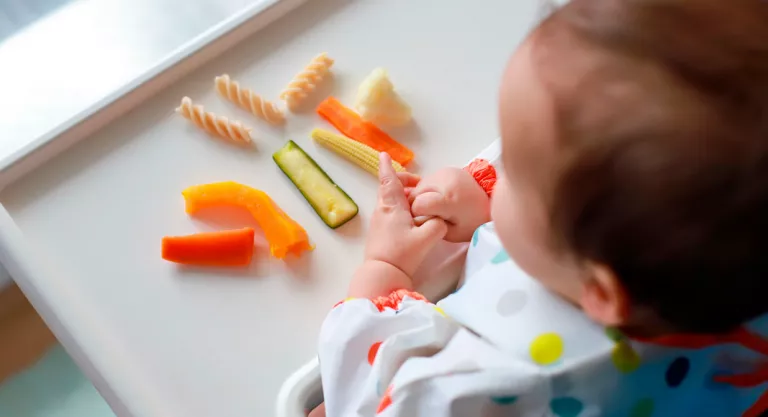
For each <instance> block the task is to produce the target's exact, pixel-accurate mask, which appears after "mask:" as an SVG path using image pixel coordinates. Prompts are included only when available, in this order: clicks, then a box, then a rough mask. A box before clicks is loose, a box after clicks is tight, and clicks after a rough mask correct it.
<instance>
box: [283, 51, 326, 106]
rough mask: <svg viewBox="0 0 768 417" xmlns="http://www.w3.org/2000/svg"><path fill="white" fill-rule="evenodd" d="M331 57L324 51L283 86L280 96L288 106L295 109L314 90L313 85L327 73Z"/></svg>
mask: <svg viewBox="0 0 768 417" xmlns="http://www.w3.org/2000/svg"><path fill="white" fill-rule="evenodd" d="M332 65H333V59H331V58H329V57H328V55H326V53H325V52H323V53H322V54H320V55H318V56H316V57H315V58H313V59H312V62H310V63H309V65H307V66H306V67H305V68H304V69H303V70H302V71H301V72H300V73H299V74H298V75H296V76H295V77H293V80H291V82H290V83H288V86H287V87H285V89H284V90H283V92H282V93H280V98H281V99H283V100H285V102H286V104H288V108H289V109H291V110H293V109H295V108H296V107H297V106H298V105H299V103H301V101H302V100H303V99H304V98H306V97H307V95H308V94H309V93H311V92H312V91H314V90H315V86H316V85H317V83H319V82H320V81H321V80H322V79H323V78H324V77H325V76H326V74H328V71H329V70H330V68H331V66H332Z"/></svg>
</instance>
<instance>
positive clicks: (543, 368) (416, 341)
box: [310, 0, 768, 417]
mask: <svg viewBox="0 0 768 417" xmlns="http://www.w3.org/2000/svg"><path fill="white" fill-rule="evenodd" d="M500 96H501V99H500V105H499V113H500V119H501V137H502V149H503V150H502V163H503V169H501V168H502V167H501V166H500V167H498V168H499V179H498V182H497V183H496V184H495V187H494V188H493V190H491V189H490V188H491V187H490V182H489V181H483V182H482V184H481V183H478V182H477V181H476V178H477V177H480V175H479V174H478V173H477V172H473V171H472V170H462V169H452V168H448V169H444V170H442V171H439V172H437V173H435V174H434V175H432V176H429V177H426V178H424V179H420V178H418V177H417V176H415V175H410V174H399V175H396V174H395V173H394V172H393V171H392V169H391V166H390V163H389V158H388V157H387V156H386V155H382V159H381V164H380V165H381V173H380V177H381V184H380V189H379V202H378V207H377V209H376V211H375V213H374V214H373V217H372V219H371V229H370V236H371V238H370V239H369V241H368V243H367V247H366V252H365V261H364V262H363V264H362V265H361V266H360V268H359V269H358V270H357V272H356V274H355V275H354V277H353V278H352V281H351V284H350V287H349V297H350V298H347V299H346V300H344V301H343V302H340V303H339V304H337V305H336V307H334V309H333V310H332V311H331V312H330V314H329V315H328V317H327V319H326V321H325V323H324V325H323V328H322V331H321V336H320V345H319V358H320V363H321V373H322V382H323V388H324V390H323V391H324V398H325V404H324V405H323V406H321V407H319V408H318V409H316V410H315V411H313V412H312V413H311V414H310V415H312V416H313V417H314V416H319V415H322V414H323V413H325V414H326V415H327V416H328V417H348V416H359V417H372V416H377V415H380V416H383V417H387V416H393V417H394V416H400V417H405V416H408V417H412V416H428V417H446V416H453V417H469V416H473V417H474V416H525V417H529V416H530V417H541V416H557V417H588V416H608V417H614V416H616V417H651V416H660V417H666V416H672V417H677V416H697V417H698V416H713V417H715V416H716V417H736V416H744V417H759V416H768V301H767V298H766V297H768V2H765V1H759V0H729V1H724V0H696V1H691V0H573V1H572V2H571V3H569V4H568V5H566V6H564V7H563V8H561V9H560V10H558V11H556V12H554V13H553V14H552V15H551V16H550V17H548V18H547V19H546V20H545V21H544V22H542V24H541V25H539V26H538V27H537V28H536V29H535V30H534V31H533V33H532V34H531V35H530V37H529V38H528V39H527V40H526V41H525V42H524V43H523V44H522V46H521V47H520V48H519V50H518V51H517V52H516V54H515V55H514V56H513V57H512V59H511V61H510V63H509V66H508V68H507V70H506V73H505V75H504V79H503V82H502V86H501V92H500ZM483 172H485V173H488V171H487V170H486V171H483ZM473 174H478V175H473ZM484 186H485V187H484ZM491 191H492V199H489V197H488V194H491ZM417 217H418V218H426V219H428V220H427V221H426V222H424V223H423V224H422V225H420V226H419V225H417V222H415V221H414V218H417ZM489 221H492V223H489ZM443 238H445V239H447V240H450V241H468V242H470V244H469V253H468V255H467V265H466V267H465V268H466V270H465V276H466V279H465V282H464V284H463V286H462V287H461V288H460V289H459V290H457V291H456V292H455V293H453V294H451V295H449V296H448V297H446V298H445V299H443V300H441V301H440V302H438V303H437V305H434V304H431V303H430V302H428V301H427V300H425V299H424V297H422V296H421V295H419V294H418V293H416V292H414V288H413V285H412V281H411V277H412V276H413V273H414V271H415V270H416V269H417V267H418V266H419V264H420V263H421V262H422V260H423V259H424V257H425V256H426V255H427V253H428V252H429V251H430V249H431V248H432V247H433V246H434V245H435V244H436V243H437V242H438V241H439V240H440V239H443ZM764 337H767V338H764Z"/></svg>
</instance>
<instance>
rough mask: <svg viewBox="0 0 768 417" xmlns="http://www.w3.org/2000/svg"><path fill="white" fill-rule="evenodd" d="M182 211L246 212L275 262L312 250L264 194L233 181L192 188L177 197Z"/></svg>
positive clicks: (303, 235)
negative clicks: (221, 208)
mask: <svg viewBox="0 0 768 417" xmlns="http://www.w3.org/2000/svg"><path fill="white" fill-rule="evenodd" d="M181 194H182V195H183V196H184V201H185V203H186V210H187V213H189V214H194V213H196V212H197V211H198V210H200V209H204V208H207V207H217V206H235V207H242V208H244V209H246V210H248V211H249V212H250V213H251V215H252V216H253V218H254V219H256V222H258V223H259V226H261V229H262V230H263V231H264V236H265V237H266V238H267V241H269V251H270V253H271V254H272V256H274V257H275V258H280V259H282V258H284V257H285V256H286V255H287V254H289V253H291V254H294V255H300V254H301V253H302V252H304V251H308V250H312V249H314V247H313V246H312V245H311V244H310V243H309V237H307V232H306V230H304V228H303V227H301V225H299V224H298V223H296V222H295V221H294V220H293V219H291V218H290V217H288V215H287V214H285V212H283V210H281V209H280V207H278V206H277V204H275V202H274V201H272V199H271V198H270V197H269V196H268V195H267V193H265V192H263V191H261V190H257V189H255V188H252V187H249V186H247V185H243V184H240V183H237V182H234V181H226V182H216V183H212V184H202V185H194V186H192V187H189V188H187V189H186V190H184V191H182V193H181Z"/></svg>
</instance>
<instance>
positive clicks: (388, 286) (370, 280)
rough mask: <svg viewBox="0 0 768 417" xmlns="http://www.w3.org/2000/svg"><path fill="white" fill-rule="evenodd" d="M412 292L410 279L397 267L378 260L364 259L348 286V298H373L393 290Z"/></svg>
mask: <svg viewBox="0 0 768 417" xmlns="http://www.w3.org/2000/svg"><path fill="white" fill-rule="evenodd" d="M400 289H404V290H409V291H410V290H412V289H413V281H412V279H411V277H410V276H409V275H408V274H406V273H405V272H404V271H403V270H402V269H400V268H398V267H397V266H395V265H393V264H391V263H389V262H386V261H382V260H378V259H366V260H365V261H364V262H363V264H362V265H360V267H359V268H358V269H357V271H356V272H355V275H354V276H353V277H352V281H351V282H350V284H349V291H348V294H347V295H348V296H349V297H355V298H374V297H379V296H386V295H389V294H390V293H391V292H392V291H395V290H400Z"/></svg>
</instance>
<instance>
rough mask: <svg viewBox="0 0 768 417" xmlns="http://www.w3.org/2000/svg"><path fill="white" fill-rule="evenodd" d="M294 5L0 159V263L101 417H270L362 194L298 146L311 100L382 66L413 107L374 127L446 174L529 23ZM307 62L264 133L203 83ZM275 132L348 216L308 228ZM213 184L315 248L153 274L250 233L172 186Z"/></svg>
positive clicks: (511, 17) (477, 11)
mask: <svg viewBox="0 0 768 417" xmlns="http://www.w3.org/2000/svg"><path fill="white" fill-rule="evenodd" d="M299 3H301V0H283V1H279V0H272V1H267V3H266V4H267V6H270V7H264V4H262V3H259V4H261V6H260V7H261V8H262V10H261V11H262V12H263V13H262V12H259V13H253V14H251V15H247V17H248V18H247V19H241V20H238V21H233V22H230V26H228V27H225V28H218V29H217V30H218V31H217V32H215V33H208V34H204V35H203V37H202V38H201V39H200V40H198V41H199V43H198V44H195V45H192V46H191V47H190V48H188V49H186V50H183V51H179V53H178V54H177V55H175V56H174V57H172V59H171V60H170V61H167V62H164V63H163V64H162V65H160V66H159V67H158V68H156V70H155V71H154V72H152V73H149V74H147V75H146V77H144V78H142V79H140V80H137V81H136V83H134V84H133V85H130V86H126V88H125V89H124V90H123V91H122V92H121V95H118V96H114V97H112V98H111V99H110V100H107V101H105V102H104V103H103V108H99V109H93V111H92V112H90V113H88V114H84V115H83V118H82V120H76V121H72V123H70V124H69V125H67V126H63V127H62V128H61V129H59V130H58V131H56V132H52V133H51V134H50V135H49V136H46V137H43V138H40V140H39V141H37V142H35V145H34V146H32V147H30V148H28V149H26V150H25V151H24V152H23V153H21V154H18V155H16V156H15V157H14V158H13V159H12V160H6V161H2V164H0V169H2V171H0V185H3V186H4V187H3V188H2V191H0V202H2V207H1V208H0V262H2V264H3V265H5V266H6V267H7V269H8V270H9V272H10V273H11V275H12V276H13V277H14V278H15V280H16V281H17V282H18V284H19V285H20V287H21V288H22V289H23V290H24V292H25V293H26V294H27V295H28V296H29V298H30V299H31V301H32V303H33V304H34V306H35V307H36V308H37V309H38V310H39V312H40V313H41V315H42V316H43V318H44V319H45V320H46V322H47V323H48V325H49V326H50V327H51V328H52V330H53V331H54V333H55V334H56V336H57V337H58V338H59V339H60V340H61V342H62V344H63V345H64V346H65V348H66V349H67V351H68V352H69V353H70V354H71V355H72V356H73V358H74V359H75V361H76V362H77V363H78V365H79V366H81V367H82V368H83V370H84V371H85V373H86V375H88V376H89V377H90V378H91V379H92V380H93V381H94V384H95V385H96V387H97V388H98V390H99V391H100V392H101V393H102V394H103V395H104V397H105V399H106V400H107V401H108V402H109V404H110V405H111V406H112V407H113V409H114V410H115V412H116V414H117V415H118V416H120V417H126V416H128V417H175V416H179V417H181V416H183V417H210V416H217V417H252V416H274V415H275V411H276V410H275V403H276V401H275V399H276V398H277V394H278V390H279V388H280V384H281V383H282V382H283V381H284V380H285V379H286V377H288V376H289V375H290V374H291V372H292V371H293V370H295V369H296V368H297V367H299V366H300V365H301V364H302V363H304V362H306V361H307V360H308V359H309V358H312V357H313V356H314V355H315V351H316V346H315V343H316V342H315V341H316V340H317V336H318V331H319V328H320V325H321V323H322V321H323V318H324V317H325V315H326V313H327V312H328V310H329V308H330V307H331V306H332V305H333V304H334V303H335V302H336V301H338V300H339V299H340V298H342V297H343V296H344V294H345V291H346V287H347V283H348V280H349V277H350V276H351V275H352V272H353V270H354V269H355V267H356V265H357V263H358V262H359V261H360V259H361V258H362V250H363V242H364V239H365V236H366V229H367V221H368V219H369V217H370V214H371V211H372V209H373V207H374V204H375V201H376V188H377V180H376V178H374V177H373V176H371V175H369V174H367V173H365V172H364V171H362V170H360V169H359V168H357V167H355V166H353V165H351V164H349V163H347V162H346V161H344V160H342V159H340V158H338V157H337V156H336V155H334V154H331V153H329V152H327V151H326V150H325V149H321V148H319V147H318V146H317V145H315V144H314V143H313V142H312V141H311V140H310V139H309V138H308V134H309V132H310V131H311V129H312V128H315V127H325V128H328V129H332V128H331V127H330V125H328V124H327V123H326V122H324V121H322V120H321V119H320V118H319V117H318V116H317V115H315V113H314V111H313V108H314V106H315V105H316V104H317V103H318V102H319V100H321V99H323V98H325V97H327V96H328V95H334V96H336V97H338V98H339V100H341V101H342V102H344V103H347V104H350V105H351V104H352V103H353V102H354V98H355V93H356V89H357V86H358V84H359V83H360V82H361V81H362V80H363V78H364V77H365V76H367V75H368V74H369V73H370V72H371V70H373V69H374V68H376V67H384V68H386V69H388V70H389V73H390V76H391V78H392V80H393V82H394V84H395V86H396V88H397V89H398V91H399V92H400V93H401V95H402V96H403V97H404V99H405V100H406V101H407V102H408V103H409V104H410V105H411V107H412V108H413V115H414V123H412V124H411V125H409V126H408V127H405V128H401V129H391V130H390V133H391V134H392V136H393V137H395V138H396V139H398V140H399V141H401V142H403V143H404V144H406V145H408V146H409V147H411V148H412V149H413V150H414V152H415V154H416V159H415V163H414V164H413V165H412V170H413V171H415V172H420V173H429V172H431V171H434V170H436V169H437V168H439V167H442V166H446V165H455V166H460V165H462V164H464V163H465V162H466V161H467V160H468V159H469V158H471V157H472V156H474V155H476V154H477V153H478V152H479V151H481V150H482V149H483V148H485V147H486V146H487V145H488V143H489V138H493V137H497V136H498V132H497V126H498V120H497V108H496V106H497V99H496V97H497V95H498V91H497V90H498V87H499V81H500V79H501V75H502V71H503V70H504V66H505V63H506V61H507V60H508V58H509V56H510V55H511V53H512V52H513V51H514V49H515V47H516V45H517V43H519V42H520V40H521V39H523V37H524V35H525V34H526V32H527V30H528V28H529V27H530V26H531V24H532V23H533V21H534V18H535V14H536V0H527V1H516V2H510V1H505V0H494V1H491V2H485V3H483V7H477V6H476V5H475V4H474V3H472V2H466V1H463V0H445V1H441V2H439V3H435V2H428V1H408V0H391V1H344V0H326V1H318V0H316V1H311V2H307V3H306V4H304V5H301V6H299V7H297V8H295V10H293V11H290V12H288V10H290V9H292V8H293V7H295V6H298V4H299ZM280 5H282V6H280ZM274 7H282V8H279V9H275V8H274ZM270 10H271V12H270ZM278 12H279V13H278ZM286 12H287V15H286V16H285V17H283V18H281V19H280V20H279V21H276V22H275V23H272V24H270V25H269V26H267V27H265V28H263V29H262V30H260V31H259V32H258V33H256V34H255V35H250V36H247V37H246V36H245V34H247V33H249V32H250V33H253V31H254V30H255V29H257V28H261V27H262V26H264V25H266V24H267V23H268V22H270V21H272V20H275V19H276V18H277V17H279V16H280V15H281V14H283V13H286ZM243 28H246V29H247V30H245V31H243V30H244V29H243ZM233 34H234V35H233ZM240 39H242V42H239V43H237V44H235V42H236V41H238V40H240ZM320 52H327V53H328V54H329V56H331V57H333V58H334V59H335V60H336V63H335V65H334V66H333V68H332V73H333V77H332V78H331V79H329V80H327V82H324V83H322V84H320V86H319V87H318V91H317V94H313V95H312V96H311V97H310V98H309V103H307V106H306V110H305V111H302V112H300V113H298V114H289V115H288V116H287V122H286V124H285V126H284V127H283V128H271V127H269V126H268V125H266V124H265V123H263V122H261V121H260V120H258V119H256V118H254V117H253V116H251V115H250V114H249V113H247V112H245V111H242V110H240V109H239V108H237V107H235V106H234V105H232V104H230V103H228V102H226V101H224V100H223V99H221V98H220V97H219V96H218V95H217V93H216V92H215V90H214V88H213V78H214V77H215V76H217V75H220V74H223V73H228V74H229V75H230V76H231V77H232V78H233V79H235V80H237V81H239V82H240V83H241V84H243V85H244V86H247V87H249V88H251V89H252V90H254V91H256V92H258V93H260V94H263V95H265V96H266V97H268V98H273V99H276V98H277V96H278V95H279V93H280V91H281V90H282V88H283V87H284V86H285V85H286V83H287V82H288V81H289V80H290V79H291V78H292V76H293V75H294V74H295V73H296V72H298V71H299V70H300V69H302V68H303V67H304V66H305V65H306V64H307V63H308V62H309V60H310V59H311V58H312V57H314V56H315V55H317V54H318V53H320ZM206 61H208V62H206ZM203 62H206V63H205V64H203V65H201V64H202V63H203ZM52 66H54V67H55V63H52ZM86 70H87V69H86ZM190 70H191V71H190ZM183 96H189V97H191V98H192V99H194V100H195V101H196V102H198V103H200V104H203V105H205V107H206V110H210V111H213V112H216V113H218V114H221V115H224V116H228V117H230V118H233V119H239V120H241V121H243V122H244V123H246V124H247V125H250V126H252V127H253V128H254V131H253V133H252V136H253V137H254V140H255V143H256V149H255V150H253V151H244V150H243V149H241V148H238V147H236V146H232V145H231V144H229V143H226V142H225V141H222V140H218V139H215V138H212V137H210V136H208V135H206V134H205V133H204V132H202V131H200V130H198V129H197V128H196V127H195V126H193V125H192V124H191V123H189V121H187V120H185V119H184V118H182V117H180V116H179V115H177V114H175V113H174V109H175V108H176V107H177V106H178V105H179V102H180V100H181V98H182V97H183ZM128 110H130V111H128ZM288 139H293V140H294V141H296V142H297V143H298V144H299V145H300V146H302V147H303V148H304V149H305V151H306V152H307V153H308V154H310V155H311V156H312V157H313V158H315V160H316V161H317V163H318V164H319V165H320V166H321V167H322V168H323V169H324V170H325V171H326V172H327V173H328V175H329V176H330V177H331V178H333V179H334V180H335V182H336V183H337V184H338V185H339V186H340V187H341V188H343V189H344V190H345V191H346V192H347V193H348V194H349V195H350V196H351V198H352V199H354V200H355V201H356V202H357V204H358V205H359V207H360V214H359V215H358V216H357V217H356V218H355V219H354V220H353V221H352V222H350V223H349V224H347V225H345V226H343V227H341V228H339V229H337V230H335V231H334V230H331V229H329V228H328V227H326V226H325V224H323V222H322V221H321V220H320V218H318V216H317V215H316V214H315V213H314V211H313V210H312V208H311V207H310V206H309V205H308V204H307V203H306V201H305V200H304V199H303V198H302V196H301V195H300V194H299V192H298V191H297V190H296V189H295V188H294V187H293V185H292V184H291V183H290V182H289V181H288V180H287V179H286V178H285V176H284V175H283V174H282V172H280V170H279V169H278V168H277V166H276V165H275V164H274V162H273V161H272V153H273V152H274V151H276V150H277V149H279V148H280V147H282V146H283V145H284V144H285V143H286V141H287V140H288ZM226 180H233V181H238V182H241V183H244V184H248V185H251V186H253V187H255V188H259V189H261V190H264V191H265V192H266V193H268V194H269V195H270V196H271V197H272V198H273V199H274V200H275V202H276V203H277V204H278V205H279V206H280V207H281V208H283V209H284V210H285V211H286V212H287V213H288V215H290V216H291V217H292V218H293V219H295V220H296V221H297V222H298V223H300V224H301V225H303V226H304V228H305V229H306V230H307V232H308V234H309V237H310V239H311V240H312V242H313V243H314V244H315V245H316V249H315V250H314V251H313V252H310V253H306V254H305V255H303V256H302V257H300V258H298V259H289V260H287V261H285V262H283V261H278V260H275V259H273V258H270V257H269V256H268V254H267V252H266V251H265V250H264V249H263V247H261V246H259V245H261V244H262V242H257V247H259V249H257V251H256V253H255V257H254V260H253V262H252V264H251V267H250V268H248V269H235V270H231V269H212V268H180V267H178V266H177V265H174V264H170V263H168V262H165V261H163V260H162V259H161V257H160V242H161V238H162V237H163V236H165V235H183V234H191V233H196V232H201V231H212V230H219V229H224V228H236V227H242V226H243V225H251V224H254V223H253V221H252V220H251V219H249V218H248V217H247V216H245V215H244V214H243V213H240V212H232V213H229V214H230V216H229V217H226V218H224V219H222V218H220V217H218V218H213V217H211V218H208V217H206V218H200V219H198V218H192V217H190V216H188V215H186V214H185V212H184V202H183V199H182V196H181V191H182V190H183V189H184V188H186V187H188V186H191V185H195V184H201V183H209V182H215V181H226ZM259 235H260V233H259V232H257V236H259ZM257 240H259V238H258V237H257Z"/></svg>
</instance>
